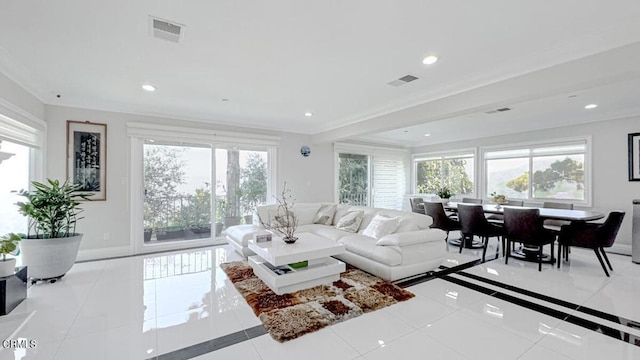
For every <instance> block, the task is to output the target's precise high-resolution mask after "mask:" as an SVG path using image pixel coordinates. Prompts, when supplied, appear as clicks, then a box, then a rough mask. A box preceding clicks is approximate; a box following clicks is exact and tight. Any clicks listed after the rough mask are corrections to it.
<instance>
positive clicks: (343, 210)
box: [333, 204, 351, 225]
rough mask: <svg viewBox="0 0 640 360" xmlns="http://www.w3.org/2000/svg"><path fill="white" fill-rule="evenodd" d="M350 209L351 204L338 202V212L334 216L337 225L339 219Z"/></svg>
mask: <svg viewBox="0 0 640 360" xmlns="http://www.w3.org/2000/svg"><path fill="white" fill-rule="evenodd" d="M349 209H351V205H347V204H338V205H337V206H336V214H335V215H334V216H333V225H336V224H337V223H338V220H340V218H341V217H343V216H344V214H346V213H347V211H349Z"/></svg>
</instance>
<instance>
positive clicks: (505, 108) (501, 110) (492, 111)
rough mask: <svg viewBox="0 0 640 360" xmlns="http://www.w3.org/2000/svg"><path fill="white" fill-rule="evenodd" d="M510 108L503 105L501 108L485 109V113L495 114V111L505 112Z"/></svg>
mask: <svg viewBox="0 0 640 360" xmlns="http://www.w3.org/2000/svg"><path fill="white" fill-rule="evenodd" d="M510 110H511V108H508V107H503V108H500V109H495V110H491V111H487V114H495V113H499V112H505V111H510Z"/></svg>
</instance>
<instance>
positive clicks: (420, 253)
mask: <svg viewBox="0 0 640 360" xmlns="http://www.w3.org/2000/svg"><path fill="white" fill-rule="evenodd" d="M322 205H326V204H321V203H305V204H295V205H294V207H293V212H294V213H295V215H296V218H297V219H298V230H297V231H296V232H297V233H302V232H308V233H313V234H316V235H319V236H322V237H325V238H328V239H331V240H334V241H336V242H338V243H340V244H343V245H344V246H345V250H346V252H345V253H344V254H342V255H339V256H335V257H336V258H338V259H340V260H342V261H344V262H346V263H348V264H351V265H353V266H355V267H358V268H360V269H362V270H364V271H367V272H369V273H372V274H375V275H377V276H379V277H381V278H383V279H385V280H390V281H394V280H398V279H402V278H406V277H410V276H413V275H417V274H421V273H425V272H427V271H430V270H433V269H434V268H436V267H438V266H439V265H440V264H441V263H442V260H443V259H444V257H445V255H446V243H445V241H444V239H445V237H446V234H445V232H444V231H442V230H439V229H431V228H429V226H430V225H431V224H432V219H431V217H429V216H426V215H422V214H416V213H411V212H406V211H396V210H388V209H379V208H372V207H361V206H351V205H343V204H338V205H337V206H336V212H335V215H334V217H333V222H332V225H321V224H314V223H313V222H314V218H315V217H316V213H317V212H318V210H319V209H320V207H321V206H322ZM276 208H277V205H266V206H261V207H259V208H258V213H259V214H260V217H261V218H262V219H263V221H265V222H266V221H271V220H272V218H273V216H274V214H275V212H276ZM354 210H361V211H363V213H364V217H363V219H362V223H361V224H360V226H359V228H358V231H357V233H354V232H347V231H342V230H338V229H336V228H335V227H334V225H335V224H336V223H337V222H338V220H339V219H340V218H341V217H342V216H343V215H344V214H346V213H347V212H348V211H354ZM376 215H381V216H384V217H388V218H392V217H400V219H401V221H400V225H399V226H398V228H397V229H396V230H395V231H394V232H393V233H391V234H389V235H385V236H382V237H380V239H375V238H372V237H368V236H365V235H363V234H362V233H363V231H364V229H365V228H366V227H367V226H368V225H369V223H370V222H371V220H372V219H373V218H374V217H375V216H376ZM267 219H269V220H267ZM260 231H264V230H262V229H261V227H259V226H258V225H239V226H234V227H231V228H229V229H227V230H226V232H225V236H226V238H227V241H229V244H231V245H232V246H233V247H234V249H236V251H238V252H239V253H241V254H242V255H243V256H245V257H246V256H248V255H252V254H253V253H252V252H251V250H249V249H248V248H247V245H248V241H249V240H250V239H252V238H253V235H254V234H255V233H256V232H260Z"/></svg>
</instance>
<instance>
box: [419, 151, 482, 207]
mask: <svg viewBox="0 0 640 360" xmlns="http://www.w3.org/2000/svg"><path fill="white" fill-rule="evenodd" d="M474 156H475V155H474V154H473V153H465V154H455V155H438V156H429V155H426V156H415V157H414V159H413V166H414V173H415V192H416V193H419V194H434V193H436V192H437V191H438V190H439V189H440V188H442V187H445V186H446V187H448V188H449V190H451V192H452V193H454V194H455V195H469V196H473V194H474V193H475V191H474V174H475V171H474V164H475V162H474Z"/></svg>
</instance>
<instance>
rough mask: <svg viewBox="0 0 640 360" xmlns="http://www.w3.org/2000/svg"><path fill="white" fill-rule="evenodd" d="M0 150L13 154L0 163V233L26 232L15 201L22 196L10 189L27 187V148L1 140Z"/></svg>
mask: <svg viewBox="0 0 640 360" xmlns="http://www.w3.org/2000/svg"><path fill="white" fill-rule="evenodd" d="M0 150H1V151H3V152H7V153H10V154H15V155H13V156H12V157H10V158H9V159H7V160H4V161H3V162H2V163H0V219H2V221H0V235H4V234H7V233H10V232H15V233H26V232H27V219H26V218H25V217H24V216H22V215H20V214H19V213H18V207H17V206H16V205H15V203H16V202H17V201H22V199H23V198H22V197H21V196H18V195H17V194H16V193H12V192H11V191H14V190H15V191H18V190H21V189H27V188H28V187H29V148H28V147H26V146H23V145H18V144H14V143H10V142H8V141H2V143H0Z"/></svg>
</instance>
